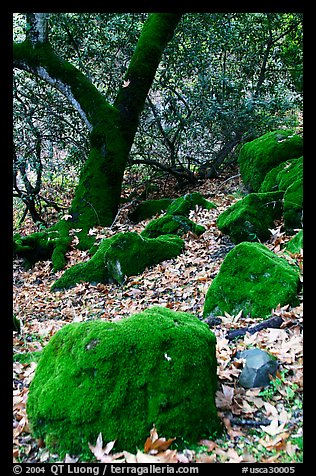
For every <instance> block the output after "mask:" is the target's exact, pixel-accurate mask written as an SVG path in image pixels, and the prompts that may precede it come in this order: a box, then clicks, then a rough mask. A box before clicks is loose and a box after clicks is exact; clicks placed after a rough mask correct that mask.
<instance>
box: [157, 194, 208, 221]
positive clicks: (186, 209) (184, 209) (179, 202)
mask: <svg viewBox="0 0 316 476" xmlns="http://www.w3.org/2000/svg"><path fill="white" fill-rule="evenodd" d="M196 206H200V207H202V208H206V209H207V210H210V209H211V208H216V205H215V203H213V202H210V201H209V200H206V198H204V197H203V195H202V194H201V193H199V192H192V193H188V194H186V195H184V196H183V197H179V198H176V199H175V200H173V202H172V203H171V204H170V205H169V207H168V208H167V211H166V213H168V214H169V215H183V216H189V213H190V211H191V210H194V208H195V207H196Z"/></svg>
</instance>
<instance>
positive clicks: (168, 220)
mask: <svg viewBox="0 0 316 476" xmlns="http://www.w3.org/2000/svg"><path fill="white" fill-rule="evenodd" d="M188 231H191V232H192V233H194V234H195V235H197V236H200V235H202V233H204V231H205V228H204V226H201V225H197V224H196V223H194V221H192V220H190V219H189V218H187V217H185V216H183V215H169V214H167V215H164V216H162V217H159V218H156V219H155V220H152V221H151V222H149V223H148V225H147V226H146V228H145V229H144V230H143V231H142V232H141V235H142V236H146V237H147V238H156V237H157V236H160V235H168V234H172V235H179V236H182V235H183V234H184V233H188Z"/></svg>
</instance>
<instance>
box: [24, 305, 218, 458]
mask: <svg viewBox="0 0 316 476" xmlns="http://www.w3.org/2000/svg"><path fill="white" fill-rule="evenodd" d="M215 345H216V338H215V336H214V334H213V333H212V332H211V331H210V330H209V328H208V326H207V325H206V324H204V323H202V322H201V321H200V320H199V319H197V318H196V317H195V316H193V315H191V314H187V313H183V312H175V311H172V310H170V309H167V308H162V307H153V308H149V309H147V310H146V311H144V312H142V313H140V314H135V315H132V316H130V317H128V318H126V319H122V320H121V321H117V322H108V321H100V320H97V321H86V322H82V323H72V324H68V325H66V326H64V327H63V328H62V329H61V330H59V331H58V332H57V333H56V334H55V335H54V336H53V337H52V338H51V340H50V341H49V343H48V344H47V345H46V347H45V348H44V350H43V351H42V355H41V358H40V361H39V364H38V366H37V368H36V371H35V376H34V378H33V380H32V383H31V386H30V390H29V394H28V401H27V415H28V420H29V422H30V426H31V431H32V433H33V436H34V437H35V438H42V439H43V440H44V441H45V443H46V446H47V447H48V448H49V449H52V450H54V451H58V452H59V454H62V455H64V454H66V453H70V454H84V453H85V452H87V451H89V450H88V443H89V442H90V443H93V444H94V442H95V441H96V439H97V437H98V435H99V433H102V438H103V441H112V440H116V444H115V448H116V449H117V450H127V451H131V452H135V451H136V449H137V448H142V447H143V445H144V442H145V440H146V438H147V436H148V434H149V431H150V429H151V428H152V426H153V424H155V426H156V428H157V430H158V432H159V434H162V435H165V436H166V437H167V438H171V437H173V438H174V437H177V442H178V443H181V440H182V439H183V440H185V441H187V442H189V443H196V442H197V441H198V440H199V439H200V438H201V437H208V438H209V437H215V436H216V435H217V434H219V433H220V431H221V424H220V422H219V419H218V415H217V411H216V407H215V392H216V389H217V376H216V365H217V363H216V353H215Z"/></svg>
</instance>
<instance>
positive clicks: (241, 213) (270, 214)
mask: <svg viewBox="0 0 316 476" xmlns="http://www.w3.org/2000/svg"><path fill="white" fill-rule="evenodd" d="M282 198H283V192H266V193H250V194H249V195H246V196H245V197H244V198H242V199H241V200H238V201H237V202H236V203H234V204H233V205H231V206H230V207H229V208H228V209H227V210H225V211H224V212H223V213H221V214H220V215H219V217H218V218H217V221H216V224H217V227H218V228H219V230H220V231H221V232H222V233H225V234H227V235H229V236H230V238H231V240H232V241H233V242H234V243H236V244H237V243H240V242H242V241H252V242H253V241H259V240H260V241H266V240H267V239H268V238H269V236H270V234H271V232H270V229H271V228H273V226H274V220H276V219H277V218H280V217H281V215H282V210H283V204H282Z"/></svg>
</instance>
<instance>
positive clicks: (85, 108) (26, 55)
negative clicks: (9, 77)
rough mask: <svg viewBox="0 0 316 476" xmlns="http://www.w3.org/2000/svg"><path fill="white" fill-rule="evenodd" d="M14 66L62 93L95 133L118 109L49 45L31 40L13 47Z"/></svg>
mask: <svg viewBox="0 0 316 476" xmlns="http://www.w3.org/2000/svg"><path fill="white" fill-rule="evenodd" d="M13 66H14V67H15V68H19V69H23V70H25V71H29V72H31V73H33V74H35V75H36V76H38V77H40V78H41V79H44V80H45V81H46V82H47V83H49V84H50V85H52V86H54V87H55V88H56V89H58V90H59V91H60V92H61V93H62V94H63V95H64V96H65V97H66V98H67V99H68V101H69V102H70V103H71V104H72V105H73V107H74V108H75V109H76V110H77V111H78V113H79V114H80V116H81V118H82V120H83V121H84V123H85V124H86V126H87V127H88V130H89V131H91V130H92V129H93V127H94V126H95V125H97V124H98V123H99V122H100V121H102V120H103V117H104V115H107V114H108V113H109V112H111V113H113V111H115V108H114V107H113V106H111V105H110V104H108V103H107V102H106V101H105V99H104V98H103V96H102V95H101V94H100V93H99V91H98V90H97V89H96V87H95V86H94V85H93V84H92V83H91V82H90V81H89V80H88V79H87V78H86V77H85V76H84V75H83V74H82V73H81V72H80V71H79V70H78V69H77V68H76V67H75V66H73V65H72V64H70V63H69V62H67V61H65V60H63V59H62V58H60V57H59V56H58V55H57V54H56V53H55V52H54V51H53V49H52V47H51V46H50V44H49V43H37V44H35V45H32V43H31V42H30V41H29V40H26V41H24V42H23V43H15V44H14V45H13Z"/></svg>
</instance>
